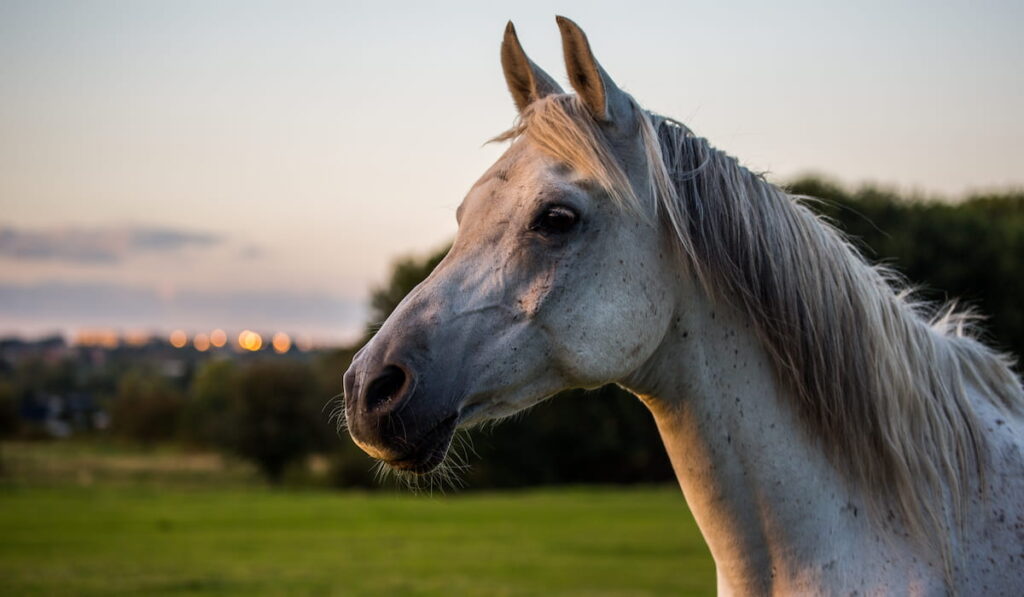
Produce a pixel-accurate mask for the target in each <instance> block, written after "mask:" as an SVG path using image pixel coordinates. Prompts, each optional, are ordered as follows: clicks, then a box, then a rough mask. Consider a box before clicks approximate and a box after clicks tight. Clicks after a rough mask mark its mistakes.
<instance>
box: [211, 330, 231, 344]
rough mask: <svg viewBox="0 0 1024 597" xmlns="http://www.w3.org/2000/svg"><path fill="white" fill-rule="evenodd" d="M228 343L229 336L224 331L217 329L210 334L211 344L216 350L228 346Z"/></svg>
mask: <svg viewBox="0 0 1024 597" xmlns="http://www.w3.org/2000/svg"><path fill="white" fill-rule="evenodd" d="M227 342H228V335H227V334H226V333H224V330H222V329H220V328H217V329H215V330H213V331H212V332H210V344H211V345H213V347H214V348H220V347H222V346H224V345H225V344H227Z"/></svg>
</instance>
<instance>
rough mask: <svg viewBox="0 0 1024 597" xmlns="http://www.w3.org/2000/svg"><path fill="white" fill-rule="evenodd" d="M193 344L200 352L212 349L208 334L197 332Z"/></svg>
mask: <svg viewBox="0 0 1024 597" xmlns="http://www.w3.org/2000/svg"><path fill="white" fill-rule="evenodd" d="M192 346H194V347H195V349H196V350H198V351H199V352H206V351H207V350H209V349H210V338H209V337H207V335H206V334H196V337H195V338H192Z"/></svg>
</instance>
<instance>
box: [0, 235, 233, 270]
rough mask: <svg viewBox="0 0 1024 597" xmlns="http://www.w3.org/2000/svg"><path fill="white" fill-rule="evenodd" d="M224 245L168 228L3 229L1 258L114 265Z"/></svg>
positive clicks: (216, 239)
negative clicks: (144, 256) (149, 255)
mask: <svg viewBox="0 0 1024 597" xmlns="http://www.w3.org/2000/svg"><path fill="white" fill-rule="evenodd" d="M220 242H222V238H221V237H219V236H217V235H214V234H209V233H204V232H194V231H189V230H180V229H176V228H169V227H165V226H98V227H92V228H86V227H66V228H40V229H25V228H15V227H13V226H0V256H3V257H9V258H13V259H18V260H26V261H29V260H31V261H60V262H65V263H79V264H82V263H85V264H113V263H118V262H120V261H123V260H125V259H127V258H130V257H132V256H134V255H139V254H142V253H173V252H177V251H181V250H183V249H186V248H192V247H199V248H201V247H209V246H212V245H215V244H218V243H220Z"/></svg>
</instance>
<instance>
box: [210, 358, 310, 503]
mask: <svg viewBox="0 0 1024 597" xmlns="http://www.w3.org/2000/svg"><path fill="white" fill-rule="evenodd" d="M235 387H236V388H237V391H235V392H231V393H230V394H229V401H230V402H229V406H228V409H227V413H228V420H229V421H230V431H228V432H226V433H227V435H226V439H227V441H228V442H229V445H230V447H231V449H232V450H233V451H234V452H235V453H237V454H238V455H239V456H241V457H242V458H245V459H247V460H251V461H252V462H254V463H256V465H257V466H258V467H259V468H260V470H261V471H262V472H263V474H264V475H265V476H266V478H267V480H268V481H270V482H271V483H274V484H277V483H279V482H280V481H281V478H282V476H283V474H284V471H285V469H286V468H287V467H288V466H289V465H290V464H292V463H294V462H298V461H300V460H302V459H303V458H305V457H306V456H308V455H309V454H310V453H312V452H313V451H314V450H316V449H317V448H318V447H320V446H321V445H322V438H323V436H324V434H325V429H326V428H327V427H328V424H327V422H326V420H325V419H326V417H325V416H324V415H323V413H322V404H318V403H320V402H322V401H321V400H319V399H318V398H317V392H316V391H315V389H316V384H315V383H314V377H313V374H312V371H311V370H310V368H309V366H307V365H305V364H304V363H301V362H298V361H294V360H284V359H277V360H262V361H256V362H254V363H253V364H251V365H250V366H248V367H247V368H246V369H244V370H243V371H242V372H241V375H240V376H239V377H238V383H237V385H236V386H235Z"/></svg>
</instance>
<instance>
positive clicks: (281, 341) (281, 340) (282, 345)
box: [271, 332, 292, 354]
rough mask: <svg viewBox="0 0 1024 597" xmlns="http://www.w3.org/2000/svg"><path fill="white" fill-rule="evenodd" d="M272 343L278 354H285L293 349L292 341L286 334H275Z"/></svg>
mask: <svg viewBox="0 0 1024 597" xmlns="http://www.w3.org/2000/svg"><path fill="white" fill-rule="evenodd" d="M271 343H272V344H273V345H274V352H276V353H278V354H284V353H286V352H288V349H289V348H291V347H292V339H291V338H289V337H288V334H286V333H284V332H278V333H276V334H274V339H273V341H272V342H271Z"/></svg>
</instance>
